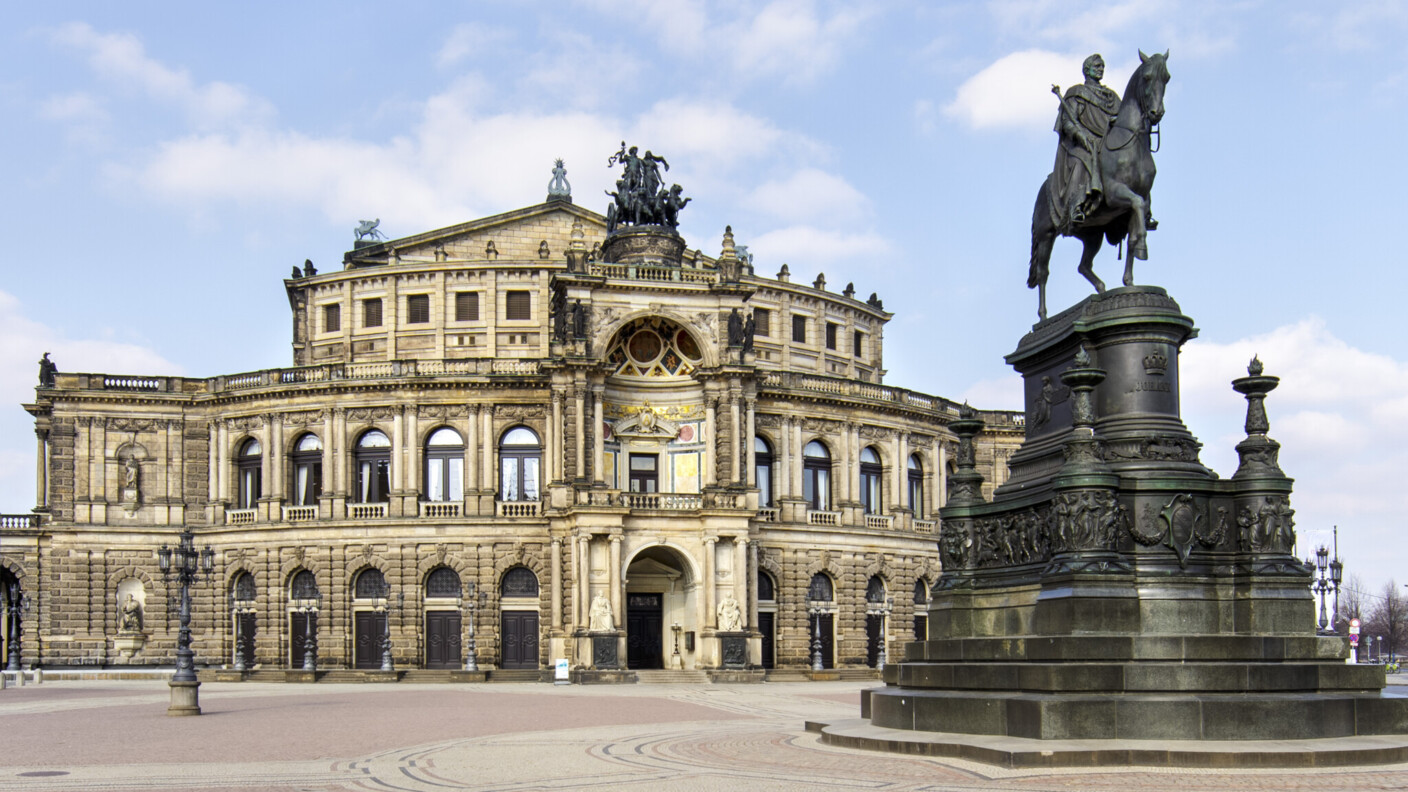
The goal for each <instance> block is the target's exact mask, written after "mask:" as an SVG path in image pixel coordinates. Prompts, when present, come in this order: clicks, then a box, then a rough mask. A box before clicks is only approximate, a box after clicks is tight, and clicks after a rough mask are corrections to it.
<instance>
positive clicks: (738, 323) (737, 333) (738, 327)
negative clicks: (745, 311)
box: [728, 308, 743, 347]
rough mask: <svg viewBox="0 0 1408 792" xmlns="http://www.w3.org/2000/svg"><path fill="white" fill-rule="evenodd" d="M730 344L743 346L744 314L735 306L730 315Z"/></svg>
mask: <svg viewBox="0 0 1408 792" xmlns="http://www.w3.org/2000/svg"><path fill="white" fill-rule="evenodd" d="M728 345H729V346H731V347H741V346H743V316H742V315H740V314H739V313H738V309H737V308H734V309H733V310H732V311H730V312H729V315H728Z"/></svg>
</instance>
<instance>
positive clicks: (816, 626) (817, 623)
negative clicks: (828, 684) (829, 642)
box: [807, 602, 823, 671]
mask: <svg viewBox="0 0 1408 792" xmlns="http://www.w3.org/2000/svg"><path fill="white" fill-rule="evenodd" d="M822 611H823V608H822V606H821V603H820V602H813V603H812V604H811V607H809V608H808V610H807V612H808V613H810V614H811V616H812V670H813V671H821V670H822V664H821V614H822Z"/></svg>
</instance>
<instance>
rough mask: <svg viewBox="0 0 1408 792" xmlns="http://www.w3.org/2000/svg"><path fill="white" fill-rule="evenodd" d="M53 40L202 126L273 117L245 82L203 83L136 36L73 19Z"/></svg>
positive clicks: (103, 73)
mask: <svg viewBox="0 0 1408 792" xmlns="http://www.w3.org/2000/svg"><path fill="white" fill-rule="evenodd" d="M52 39H53V41H55V42H56V43H59V44H62V45H65V46H68V47H72V48H74V49H77V50H79V51H81V52H83V53H85V54H86V55H87V56H88V63H89V66H91V67H92V69H93V70H94V71H95V72H96V73H97V74H98V75H99V76H100V77H102V78H104V79H108V80H112V81H115V82H117V83H119V84H122V85H126V86H129V87H131V88H133V89H135V90H138V91H141V92H143V93H145V94H146V95H147V96H149V97H150V98H152V99H154V100H156V101H159V102H166V103H170V104H173V105H175V106H177V107H178V108H180V109H181V110H182V111H183V112H184V113H185V114H186V115H187V117H188V118H189V119H190V120H191V122H192V123H194V124H196V125H197V126H199V127H218V126H223V125H228V124H231V123H236V124H240V123H253V122H257V121H261V120H264V119H265V118H267V117H268V116H270V115H272V112H273V109H272V106H271V105H269V103H268V102H266V101H264V100H263V99H261V98H259V97H256V96H253V95H251V94H250V93H249V92H247V91H246V90H245V89H244V88H241V87H240V86H237V85H231V84H229V83H224V82H209V83H205V84H203V85H198V84H196V82H195V80H194V79H193V78H192V77H191V75H190V73H188V72H187V71H185V70H184V69H172V68H170V67H168V66H166V65H164V64H162V63H160V62H159V61H156V60H154V59H152V58H150V57H148V56H147V54H146V50H145V48H144V47H143V46H142V42H141V41H140V40H138V39H137V37H136V36H133V35H131V34H127V33H99V32H98V31H96V30H94V29H93V28H92V27H91V26H90V25H87V24H85V23H82V22H72V23H69V24H67V25H64V26H63V27H60V28H58V29H57V30H55V31H53V33H52Z"/></svg>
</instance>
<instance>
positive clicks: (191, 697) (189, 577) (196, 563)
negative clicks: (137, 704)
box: [156, 527, 215, 715]
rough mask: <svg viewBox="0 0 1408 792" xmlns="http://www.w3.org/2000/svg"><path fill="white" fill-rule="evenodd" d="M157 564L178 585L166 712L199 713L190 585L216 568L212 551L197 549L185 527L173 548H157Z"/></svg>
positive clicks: (163, 546) (193, 538) (192, 536)
mask: <svg viewBox="0 0 1408 792" xmlns="http://www.w3.org/2000/svg"><path fill="white" fill-rule="evenodd" d="M156 556H157V564H158V565H159V566H160V567H161V575H162V577H163V578H164V579H165V580H166V581H167V582H168V583H170V582H171V581H172V580H173V579H174V580H175V581H176V582H177V584H178V585H179V586H180V594H179V597H180V617H181V627H180V630H179V631H178V632H177V634H176V673H175V674H172V675H171V681H170V682H169V683H167V684H169V685H170V687H171V706H170V707H168V708H167V710H166V714H167V715H199V714H200V680H198V679H196V664H195V652H193V651H191V584H193V583H195V582H196V578H197V577H199V576H200V575H202V574H204V575H207V576H209V575H210V573H211V572H212V571H213V570H214V569H215V551H214V550H212V549H210V547H208V546H207V547H205V548H203V549H201V550H197V549H196V546H195V534H193V533H192V532H191V529H190V528H189V527H187V528H186V529H185V530H184V531H182V532H181V541H180V542H179V543H178V544H177V545H176V547H174V548H173V547H168V546H166V545H162V546H161V549H159V550H157V553H156Z"/></svg>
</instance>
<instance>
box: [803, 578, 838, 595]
mask: <svg viewBox="0 0 1408 792" xmlns="http://www.w3.org/2000/svg"><path fill="white" fill-rule="evenodd" d="M835 596H836V595H835V593H834V592H833V589H832V588H831V578H829V577H827V576H826V575H825V574H824V573H821V572H818V573H816V574H815V575H812V582H811V584H810V585H809V586H807V599H808V600H810V601H812V602H830V601H831V600H833V599H835Z"/></svg>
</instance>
